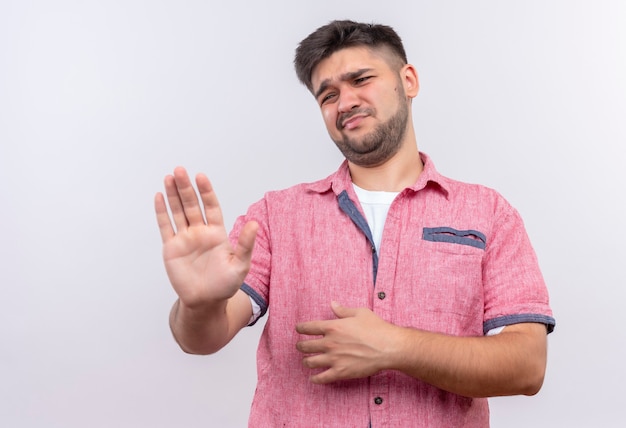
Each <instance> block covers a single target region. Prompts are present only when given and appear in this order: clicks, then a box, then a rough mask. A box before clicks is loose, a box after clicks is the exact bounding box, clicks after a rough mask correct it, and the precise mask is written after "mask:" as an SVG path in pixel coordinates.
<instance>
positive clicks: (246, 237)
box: [235, 221, 259, 263]
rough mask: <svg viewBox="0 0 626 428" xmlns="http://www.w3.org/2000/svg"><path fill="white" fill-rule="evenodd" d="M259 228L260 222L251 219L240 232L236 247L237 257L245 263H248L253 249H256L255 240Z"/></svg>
mask: <svg viewBox="0 0 626 428" xmlns="http://www.w3.org/2000/svg"><path fill="white" fill-rule="evenodd" d="M258 229H259V225H258V223H257V222H256V221H250V222H248V223H246V224H245V226H244V227H243V229H242V231H241V233H240V234H239V238H238V240H237V246H236V247H235V257H237V258H238V259H239V260H242V261H244V262H245V263H248V262H249V261H250V258H251V257H252V250H253V249H254V241H255V239H256V233H257V230H258Z"/></svg>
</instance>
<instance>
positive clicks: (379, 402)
mask: <svg viewBox="0 0 626 428" xmlns="http://www.w3.org/2000/svg"><path fill="white" fill-rule="evenodd" d="M374 403H375V404H377V405H379V406H380V405H381V404H383V399H382V398H380V397H376V398H374Z"/></svg>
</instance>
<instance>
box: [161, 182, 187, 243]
mask: <svg viewBox="0 0 626 428" xmlns="http://www.w3.org/2000/svg"><path fill="white" fill-rule="evenodd" d="M163 184H164V186H165V194H166V195H167V203H168V204H169V206H170V211H171V212H172V219H173V220H174V225H175V226H176V230H177V231H180V230H183V229H184V228H186V227H187V226H188V224H189V223H188V222H187V217H186V216H185V211H184V210H183V204H182V202H181V200H180V195H179V194H178V188H177V187H176V180H175V179H174V177H173V176H172V175H166V176H165V179H164V180H163Z"/></svg>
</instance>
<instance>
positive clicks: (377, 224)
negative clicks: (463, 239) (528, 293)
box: [250, 183, 504, 336]
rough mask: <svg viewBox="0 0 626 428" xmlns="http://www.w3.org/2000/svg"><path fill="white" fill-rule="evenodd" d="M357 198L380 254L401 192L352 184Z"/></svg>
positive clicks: (256, 314) (497, 330) (254, 305)
mask: <svg viewBox="0 0 626 428" xmlns="http://www.w3.org/2000/svg"><path fill="white" fill-rule="evenodd" d="M352 186H354V191H355V193H356V196H357V197H358V198H359V202H360V203H361V207H362V208H363V213H364V214H365V219H366V220H367V224H368V225H369V227H370V231H371V232H372V239H373V240H374V246H375V247H376V252H377V253H378V254H380V244H381V241H382V238H383V229H384V228H385V221H386V220H387V213H388V212H389V207H390V206H391V203H392V202H393V200H394V199H395V198H396V196H398V194H399V193H400V192H384V191H373V190H365V189H362V188H360V187H359V186H357V185H356V184H354V183H352ZM250 302H251V303H252V312H253V313H252V318H250V323H252V322H253V321H254V320H256V319H257V318H258V317H259V316H260V315H261V307H260V306H259V305H258V304H257V303H256V302H255V301H254V300H253V299H252V298H250ZM503 329H504V327H497V328H494V329H491V330H489V331H488V332H487V336H492V335H494V334H498V333H500V332H501V331H502V330H503Z"/></svg>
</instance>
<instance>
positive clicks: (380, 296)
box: [378, 291, 387, 300]
mask: <svg viewBox="0 0 626 428" xmlns="http://www.w3.org/2000/svg"><path fill="white" fill-rule="evenodd" d="M385 297H387V295H386V294H385V292H384V291H381V292H379V293H378V298H379V299H380V300H383V299H384V298H385Z"/></svg>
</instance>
